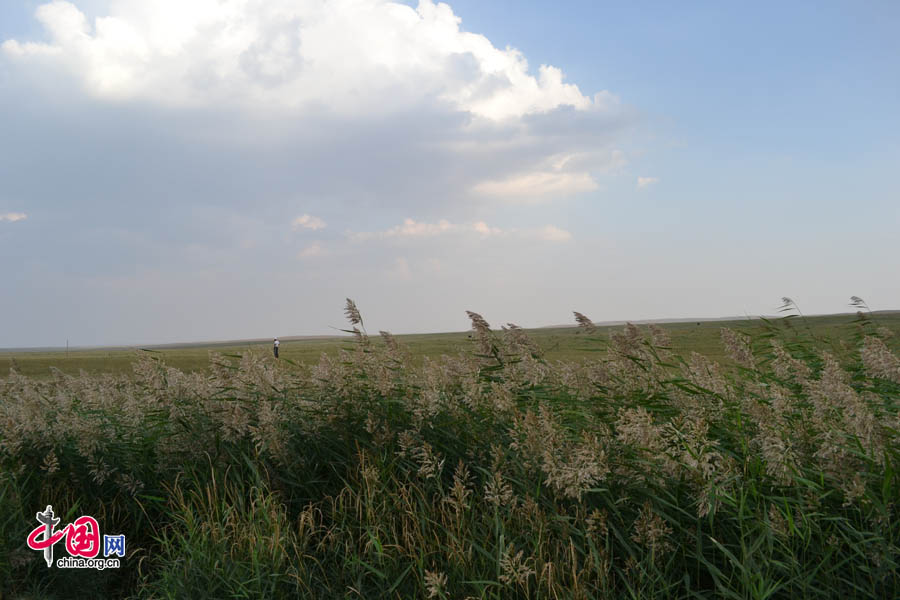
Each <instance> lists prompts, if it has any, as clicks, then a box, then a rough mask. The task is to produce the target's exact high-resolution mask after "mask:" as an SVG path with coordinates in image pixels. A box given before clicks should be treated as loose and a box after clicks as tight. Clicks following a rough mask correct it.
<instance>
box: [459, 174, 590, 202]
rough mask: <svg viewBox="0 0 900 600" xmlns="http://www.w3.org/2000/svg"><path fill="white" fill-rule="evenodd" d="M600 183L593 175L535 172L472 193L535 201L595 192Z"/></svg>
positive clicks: (488, 183) (476, 188)
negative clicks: (546, 197)
mask: <svg viewBox="0 0 900 600" xmlns="http://www.w3.org/2000/svg"><path fill="white" fill-rule="evenodd" d="M597 187H598V185H597V182H596V181H594V178H593V177H591V175H590V173H554V172H552V171H535V172H531V173H521V174H518V175H513V176H511V177H507V178H506V179H502V180H495V181H483V182H481V183H478V184H476V185H475V186H474V187H473V188H472V191H474V192H475V193H476V194H481V195H484V196H494V197H497V198H507V199H533V198H541V197H545V196H556V197H559V196H570V195H572V194H578V193H581V192H590V191H593V190H596V189H597Z"/></svg>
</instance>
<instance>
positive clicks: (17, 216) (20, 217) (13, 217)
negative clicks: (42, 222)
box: [0, 212, 28, 223]
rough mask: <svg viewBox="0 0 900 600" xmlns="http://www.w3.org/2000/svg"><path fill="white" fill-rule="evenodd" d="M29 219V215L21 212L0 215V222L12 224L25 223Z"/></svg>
mask: <svg viewBox="0 0 900 600" xmlns="http://www.w3.org/2000/svg"><path fill="white" fill-rule="evenodd" d="M27 218H28V215H26V214H25V213H20V212H8V213H0V221H9V222H11V223H15V222H16V221H24V220H25V219H27Z"/></svg>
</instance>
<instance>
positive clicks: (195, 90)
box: [0, 0, 900, 348]
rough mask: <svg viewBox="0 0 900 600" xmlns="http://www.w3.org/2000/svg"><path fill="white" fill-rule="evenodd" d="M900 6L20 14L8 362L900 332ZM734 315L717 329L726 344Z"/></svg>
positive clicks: (8, 69) (3, 247)
mask: <svg viewBox="0 0 900 600" xmlns="http://www.w3.org/2000/svg"><path fill="white" fill-rule="evenodd" d="M898 28H900V5H897V4H896V3H891V2H872V3H866V4H865V5H860V4H846V3H839V2H825V3H813V2H799V3H792V4H790V5H784V4H782V3H775V2H762V3H755V4H753V5H752V6H725V5H721V4H719V3H715V2H700V3H696V4H691V5H689V6H685V5H674V4H671V3H665V2H649V3H646V4H642V5H641V6H640V7H638V6H636V5H621V4H613V3H593V2H583V1H566V2H558V3H553V4H546V5H538V4H536V5H522V3H516V2H511V1H505V0H504V1H497V2H492V3H489V4H485V3H480V2H479V3H477V2H474V1H472V0H464V1H459V2H450V3H448V4H443V3H441V4H437V3H433V2H431V1H429V0H423V1H422V2H406V3H392V2H385V1H383V0H353V1H350V0H335V1H332V2H328V3H321V2H310V1H306V0H267V1H263V0H245V1H241V2H225V1H223V0H209V1H208V2H203V3H180V2H175V1H174V0H159V1H157V2H153V3H147V2H143V1H141V0H71V1H70V2H65V1H60V0H57V1H54V2H35V1H32V0H27V1H26V0H22V1H11V2H5V3H3V4H2V5H0V115H2V116H0V123H2V125H3V136H2V137H0V178H2V181H3V186H2V187H0V256H2V257H3V260H2V261H0V279H2V281H3V289H4V293H2V294H0V310H2V312H3V315H4V319H3V324H2V326H0V348H26V347H27V348H30V347H59V346H60V345H61V344H63V345H64V343H65V340H66V339H69V340H70V341H71V342H72V343H73V345H79V346H114V345H133V344H143V345H154V344H165V343H181V342H193V341H203V340H210V341H215V340H238V339H250V338H258V337H259V336H260V335H261V334H263V333H265V332H270V333H269V335H271V336H273V337H274V336H275V335H322V334H329V333H332V332H333V331H334V330H333V329H331V328H332V327H338V328H340V327H343V326H344V322H345V321H344V318H343V307H344V299H345V298H346V297H350V298H353V299H354V300H355V301H356V302H357V304H358V305H359V307H360V310H361V311H362V313H363V317H364V318H365V319H366V321H367V323H370V324H371V329H373V330H377V329H384V330H388V331H392V332H395V333H398V334H400V333H415V332H440V331H461V330H465V329H467V328H468V320H467V318H466V315H465V311H466V310H473V311H476V312H479V313H481V314H482V315H483V316H484V317H485V318H486V319H487V321H488V322H490V323H491V324H492V325H494V326H497V327H499V326H500V325H501V324H505V323H508V322H513V323H517V324H519V325H521V326H523V327H540V326H547V325H553V324H562V323H565V322H566V321H567V319H569V318H570V316H571V314H572V313H571V311H572V310H578V311H580V312H583V313H585V314H587V315H588V316H590V317H591V318H592V319H594V320H595V321H597V322H607V321H625V320H635V321H637V320H648V319H679V318H704V316H705V318H719V317H720V316H734V315H762V314H769V315H771V314H776V313H777V310H778V307H779V305H780V299H781V298H782V296H789V297H791V298H792V299H793V300H794V301H796V303H797V304H798V305H799V307H800V309H801V310H803V312H804V313H806V314H811V315H812V314H833V313H843V312H852V311H853V309H852V308H850V307H848V302H849V298H850V296H851V295H857V296H861V297H862V298H864V299H865V300H866V301H867V302H868V303H869V306H870V307H871V309H872V310H892V309H896V308H900V282H898V280H897V277H896V273H897V271H898V265H897V263H898V261H897V257H898V256H900V236H898V234H897V232H898V231H900V182H898V179H897V177H896V175H895V172H896V166H897V164H900V111H897V99H898V98H900V78H898V77H897V76H896V75H891V73H895V72H896V65H895V64H894V63H895V62H896V57H897V56H898V55H900V38H898V37H897V36H896V31H897V30H898ZM717 315H718V316H719V317H717Z"/></svg>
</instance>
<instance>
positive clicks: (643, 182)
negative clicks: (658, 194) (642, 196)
mask: <svg viewBox="0 0 900 600" xmlns="http://www.w3.org/2000/svg"><path fill="white" fill-rule="evenodd" d="M657 183H659V177H638V178H637V186H638V189H642V188H646V187H650V186H651V185H656V184H657Z"/></svg>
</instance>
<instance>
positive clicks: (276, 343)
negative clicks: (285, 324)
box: [272, 338, 281, 358]
mask: <svg viewBox="0 0 900 600" xmlns="http://www.w3.org/2000/svg"><path fill="white" fill-rule="evenodd" d="M280 345H281V342H279V341H278V338H275V343H274V344H273V346H272V351H273V352H274V353H275V358H278V346H280Z"/></svg>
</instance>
